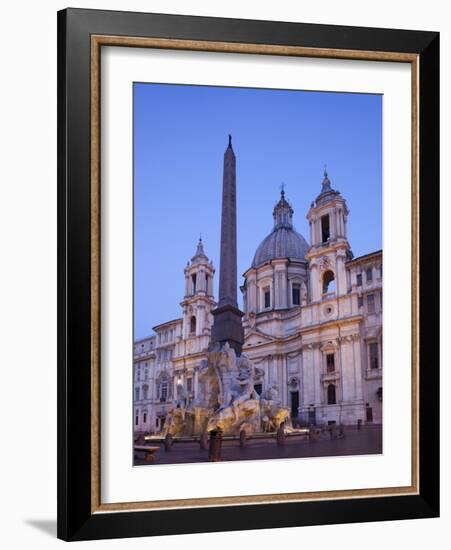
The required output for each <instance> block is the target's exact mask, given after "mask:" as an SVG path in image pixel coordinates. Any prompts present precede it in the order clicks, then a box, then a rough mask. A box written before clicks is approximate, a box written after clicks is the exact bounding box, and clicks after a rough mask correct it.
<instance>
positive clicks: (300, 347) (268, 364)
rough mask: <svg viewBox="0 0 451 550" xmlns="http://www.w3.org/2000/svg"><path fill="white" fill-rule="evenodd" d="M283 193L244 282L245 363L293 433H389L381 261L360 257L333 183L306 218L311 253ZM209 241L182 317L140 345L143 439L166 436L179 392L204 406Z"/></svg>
mask: <svg viewBox="0 0 451 550" xmlns="http://www.w3.org/2000/svg"><path fill="white" fill-rule="evenodd" d="M293 215H294V210H293V207H292V205H291V204H290V203H289V202H288V200H287V199H286V198H285V193H284V191H282V192H281V196H280V200H279V201H278V203H277V204H276V205H275V207H274V210H273V222H274V226H273V229H272V231H271V233H270V234H269V235H268V236H267V237H266V238H265V239H264V240H263V241H262V242H261V244H260V245H259V246H258V248H257V250H256V252H255V255H254V258H253V260H252V263H251V265H250V267H249V269H248V270H247V271H246V272H245V273H244V283H243V285H242V286H241V291H242V293H243V309H244V316H243V321H242V322H243V326H244V334H245V340H244V346H243V353H246V354H247V355H248V356H249V358H250V359H251V360H252V361H253V363H254V365H255V366H256V367H258V368H259V371H258V372H261V373H262V374H261V377H260V379H258V380H256V381H255V382H256V383H255V390H256V391H257V393H259V394H261V393H262V392H265V391H266V390H267V389H269V388H273V389H274V388H276V391H277V392H278V394H279V398H280V399H281V401H282V405H284V406H287V407H289V408H290V409H291V416H292V419H293V425H296V424H299V425H309V424H330V423H337V424H338V423H343V424H357V423H359V422H361V423H377V424H381V423H382V251H380V250H379V251H376V252H370V253H369V254H366V255H364V256H361V257H358V258H354V257H353V255H352V252H351V247H350V244H349V242H348V233H347V222H348V216H349V210H348V208H347V205H346V200H345V199H344V197H343V196H342V195H341V194H340V193H339V192H338V191H336V190H334V189H333V188H332V185H331V182H330V180H329V178H328V175H327V173H326V172H325V174H324V179H323V182H322V185H321V191H320V193H319V195H318V196H317V197H316V199H315V200H314V201H313V202H312V203H311V206H310V209H309V210H308V212H307V219H308V221H309V225H310V236H309V237H310V244H309V243H308V242H307V241H306V239H305V238H304V237H303V236H302V235H300V234H299V233H297V232H296V231H295V229H294V227H293ZM214 274H215V269H214V267H213V264H212V262H211V261H210V260H209V259H208V257H207V255H206V254H205V251H204V247H203V243H202V240H200V241H199V243H198V246H197V250H196V253H195V255H194V256H193V257H192V258H191V261H189V262H188V264H187V266H186V268H185V270H184V275H185V294H184V297H183V300H182V302H181V310H182V315H181V317H180V318H178V319H175V320H173V321H168V322H165V323H163V324H160V325H158V326H156V327H154V328H153V331H154V332H153V334H152V335H151V336H149V337H148V338H145V339H142V340H139V341H136V342H135V343H134V430H135V433H136V434H140V433H157V432H159V431H161V429H162V427H163V425H164V421H165V417H166V415H167V414H168V412H169V410H170V409H171V408H172V402H173V400H174V399H175V397H176V391H177V386H179V387H180V384H181V385H183V387H184V389H185V393H186V395H188V401H191V400H192V399H194V397H195V396H196V391H197V373H198V369H199V365H200V362H201V361H202V360H203V359H205V358H206V351H207V349H208V346H209V342H210V335H211V327H212V324H213V315H212V311H213V310H214V309H215V307H216V302H215V300H214V296H213V281H214Z"/></svg>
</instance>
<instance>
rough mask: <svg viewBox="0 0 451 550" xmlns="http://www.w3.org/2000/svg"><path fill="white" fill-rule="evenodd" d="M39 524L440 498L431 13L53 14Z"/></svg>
mask: <svg viewBox="0 0 451 550" xmlns="http://www.w3.org/2000/svg"><path fill="white" fill-rule="evenodd" d="M58 94H59V96H58V97H59V101H58V148H59V149H58V186H59V199H58V200H59V219H58V224H59V231H58V235H59V258H58V262H59V289H58V291H59V323H58V330H59V368H58V399H59V406H58V436H59V442H58V468H59V471H58V480H59V487H58V536H59V537H60V538H62V539H64V540H86V539H98V538H114V537H131V536H150V535H163V534H176V533H194V532H207V531H226V530H240V529H259V528H273V527H274V528H275V527H285V526H286V527H288V526H301V525H314V524H328V523H344V522H361V521H380V520H388V519H408V518H425V517H435V516H437V515H438V514H439V419H438V411H439V401H438V399H439V391H438V384H439V362H438V311H439V305H438V304H439V297H438V261H439V260H438V254H439V252H438V251H439V247H438V243H439V236H438V227H439V225H438V201H439V101H438V94H439V35H438V33H433V32H426V31H409V30H388V29H375V28H357V27H338V26H328V25H313V24H302V23H283V22H277V23H276V22H270V21H251V20H234V19H218V18H207V17H192V16H172V15H157V14H146V13H130V12H124V13H122V12H109V11H98V10H79V9H67V10H64V11H62V12H59V14H58Z"/></svg>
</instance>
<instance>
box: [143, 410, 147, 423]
mask: <svg viewBox="0 0 451 550" xmlns="http://www.w3.org/2000/svg"><path fill="white" fill-rule="evenodd" d="M146 422H147V413H146V412H145V413H143V423H144V424H145V423H146Z"/></svg>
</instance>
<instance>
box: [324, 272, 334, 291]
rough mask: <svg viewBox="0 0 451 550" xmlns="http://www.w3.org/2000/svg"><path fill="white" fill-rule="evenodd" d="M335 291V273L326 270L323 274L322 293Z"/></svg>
mask: <svg viewBox="0 0 451 550" xmlns="http://www.w3.org/2000/svg"><path fill="white" fill-rule="evenodd" d="M332 292H335V275H334V274H333V272H332V271H326V272H325V273H324V275H323V294H330V293H332Z"/></svg>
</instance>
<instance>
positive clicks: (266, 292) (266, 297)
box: [263, 286, 271, 309]
mask: <svg viewBox="0 0 451 550" xmlns="http://www.w3.org/2000/svg"><path fill="white" fill-rule="evenodd" d="M263 303H264V304H265V305H264V307H265V309H268V308H270V307H271V290H270V288H269V286H265V288H264V289H263Z"/></svg>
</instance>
